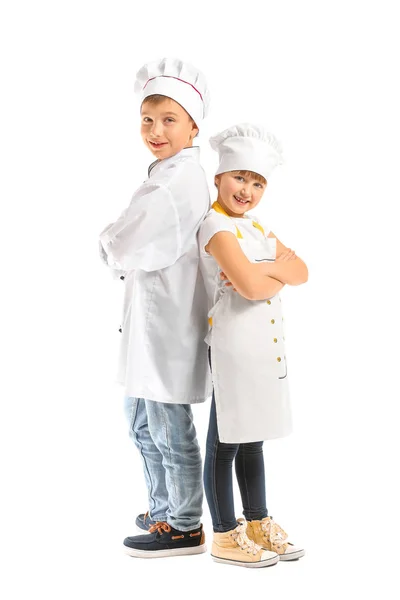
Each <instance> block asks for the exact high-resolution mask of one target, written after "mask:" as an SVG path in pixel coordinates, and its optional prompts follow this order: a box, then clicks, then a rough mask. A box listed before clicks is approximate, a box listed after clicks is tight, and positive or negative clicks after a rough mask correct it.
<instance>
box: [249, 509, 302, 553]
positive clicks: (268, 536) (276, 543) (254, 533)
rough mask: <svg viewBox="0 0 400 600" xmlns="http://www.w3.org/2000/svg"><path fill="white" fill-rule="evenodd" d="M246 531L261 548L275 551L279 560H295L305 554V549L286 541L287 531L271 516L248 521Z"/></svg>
mask: <svg viewBox="0 0 400 600" xmlns="http://www.w3.org/2000/svg"><path fill="white" fill-rule="evenodd" d="M246 533H247V535H248V537H249V538H250V539H251V540H253V542H255V543H256V544H258V545H260V546H261V547H262V548H265V549H266V550H273V551H274V552H277V553H278V554H279V560H297V559H298V558H301V557H302V556H304V554H305V550H303V549H302V548H298V547H296V546H294V545H293V544H292V543H291V542H289V541H288V539H287V537H288V535H287V533H286V532H285V531H283V529H282V527H280V526H279V525H278V523H275V521H273V519H272V517H265V518H264V519H262V521H248V522H247V530H246Z"/></svg>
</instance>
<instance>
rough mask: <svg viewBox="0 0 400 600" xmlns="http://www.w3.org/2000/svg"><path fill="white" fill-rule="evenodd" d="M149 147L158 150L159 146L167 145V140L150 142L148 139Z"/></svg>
mask: <svg viewBox="0 0 400 600" xmlns="http://www.w3.org/2000/svg"><path fill="white" fill-rule="evenodd" d="M148 142H149V144H150V147H151V148H153V149H154V150H159V149H160V148H164V146H166V145H167V142H152V141H151V140H148Z"/></svg>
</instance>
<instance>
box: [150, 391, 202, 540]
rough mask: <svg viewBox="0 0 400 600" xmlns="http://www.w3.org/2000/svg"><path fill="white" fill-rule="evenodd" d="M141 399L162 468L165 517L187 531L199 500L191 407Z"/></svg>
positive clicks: (195, 522) (196, 521) (194, 523)
mask: <svg viewBox="0 0 400 600" xmlns="http://www.w3.org/2000/svg"><path fill="white" fill-rule="evenodd" d="M145 402H146V409H147V418H148V426H149V432H150V435H151V437H152V439H153V441H154V444H155V445H156V447H157V448H158V450H159V452H160V454H161V455H162V465H163V468H164V471H165V482H166V487H167V489H168V510H167V515H166V519H165V521H167V523H168V524H169V525H170V526H171V527H173V528H174V529H178V530H179V531H191V530H193V529H196V528H198V527H200V520H201V515H202V502H203V485H202V464H201V454H200V447H199V444H198V442H197V438H196V429H195V426H194V423H193V415H192V409H191V407H190V404H167V403H163V402H154V401H152V400H146V401H145Z"/></svg>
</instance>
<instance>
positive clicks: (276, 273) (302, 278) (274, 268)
mask: <svg viewBox="0 0 400 600" xmlns="http://www.w3.org/2000/svg"><path fill="white" fill-rule="evenodd" d="M268 237H272V238H275V239H276V256H277V257H278V256H279V255H280V254H282V253H283V252H286V251H287V250H290V249H289V248H287V247H286V246H285V245H284V244H282V242H281V241H280V240H278V238H277V237H276V235H274V234H273V233H272V231H271V232H270V233H269V234H268ZM258 268H259V269H260V271H261V272H262V273H263V274H264V275H268V276H269V277H274V278H275V279H278V280H279V281H281V282H282V283H287V284H288V285H300V284H301V283H305V282H306V281H307V280H308V269H307V266H306V264H305V263H304V262H303V261H302V260H301V258H299V257H298V256H296V258H294V259H293V260H288V261H279V260H275V262H266V263H262V264H259V265H258Z"/></svg>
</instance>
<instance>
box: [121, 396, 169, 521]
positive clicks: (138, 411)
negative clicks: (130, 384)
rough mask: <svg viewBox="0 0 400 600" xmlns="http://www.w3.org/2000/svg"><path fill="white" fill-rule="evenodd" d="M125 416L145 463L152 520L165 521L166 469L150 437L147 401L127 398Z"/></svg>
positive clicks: (166, 504) (130, 432) (166, 508)
mask: <svg viewBox="0 0 400 600" xmlns="http://www.w3.org/2000/svg"><path fill="white" fill-rule="evenodd" d="M125 414H126V417H127V419H128V422H129V436H130V437H131V438H132V440H133V442H134V444H135V446H136V447H137V448H138V450H139V452H140V455H141V457H142V461H143V470H144V477H145V480H146V485H147V491H148V497H149V513H150V518H151V519H152V520H153V521H165V520H166V519H167V513H168V491H167V487H166V483H165V469H164V467H163V464H162V460H163V457H162V455H161V454H160V451H159V450H158V449H157V447H156V445H155V444H154V442H153V439H152V437H151V435H150V431H149V426H148V421H147V410H146V402H145V400H143V398H132V397H127V398H125Z"/></svg>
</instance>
